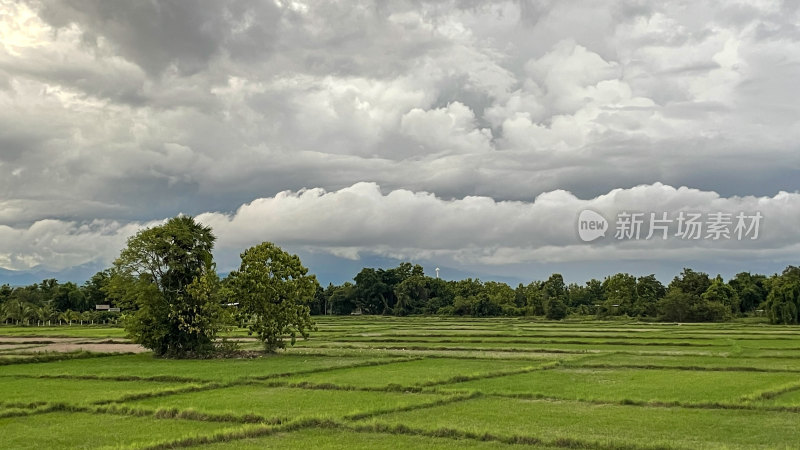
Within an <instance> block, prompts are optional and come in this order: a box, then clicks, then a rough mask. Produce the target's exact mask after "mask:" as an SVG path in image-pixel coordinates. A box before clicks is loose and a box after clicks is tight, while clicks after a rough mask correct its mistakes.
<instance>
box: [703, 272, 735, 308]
mask: <svg viewBox="0 0 800 450" xmlns="http://www.w3.org/2000/svg"><path fill="white" fill-rule="evenodd" d="M701 297H702V299H703V300H705V301H706V302H714V303H718V304H721V305H725V307H727V309H728V310H729V311H727V312H726V314H737V313H738V312H739V296H738V295H737V294H736V291H735V290H734V289H733V288H732V287H731V286H730V285H728V284H726V283H725V282H724V281H722V277H720V276H717V278H715V279H714V281H713V282H711V286H709V287H708V289H706V291H705V292H704V293H703V295H701Z"/></svg>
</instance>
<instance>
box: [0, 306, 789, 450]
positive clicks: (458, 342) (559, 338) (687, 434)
mask: <svg viewBox="0 0 800 450" xmlns="http://www.w3.org/2000/svg"><path fill="white" fill-rule="evenodd" d="M316 321H317V325H318V328H319V330H318V331H317V332H315V333H313V335H312V336H311V338H310V339H309V340H306V341H299V342H298V343H297V344H296V345H295V346H294V347H291V348H289V349H288V350H286V351H285V352H281V353H279V354H276V355H271V356H264V357H257V358H249V359H232V360H223V359H212V360H164V359H155V358H153V356H152V355H151V354H150V353H147V352H145V353H135V354H134V353H127V352H126V351H122V350H119V351H115V346H120V347H119V348H120V349H123V348H125V349H127V348H129V347H130V345H129V343H128V342H127V341H126V339H125V334H124V332H123V331H122V330H121V329H119V328H103V327H95V326H72V327H67V326H62V327H41V328H40V327H7V326H4V327H0V430H2V431H1V432H0V448H13V449H24V448H48V449H50V448H147V449H161V448H208V449H240V448H241V449H255V448H278V449H291V448H302V449H311V448H313V449H316V448H341V449H373V448H411V449H423V448H424V449H428V448H433V449H437V448H442V449H461V448H476V449H514V448H525V447H531V448H547V449H554V448H599V449H656V448H661V449H706V448H714V449H717V448H718V449H753V448H800V427H799V426H798V424H800V333H798V331H800V329H798V328H797V327H790V326H770V325H766V324H761V323H744V322H734V323H728V324H663V323H641V322H619V321H615V322H600V321H585V322H547V321H537V320H531V319H522V318H519V319H517V318H504V319H463V318H461V319H455V318H442V317H436V318H426V317H422V318H420V317H412V318H393V317H368V316H359V317H317V318H316ZM229 337H230V338H232V339H238V340H240V341H241V345H242V346H243V347H244V348H245V349H257V348H258V346H257V343H255V342H254V341H252V340H250V339H248V338H247V336H246V334H245V333H244V332H243V331H236V332H233V333H231V334H230V336H229ZM60 340H71V341H70V342H71V345H73V346H75V345H78V346H80V345H81V344H82V343H84V342H87V343H94V344H98V343H102V347H101V346H100V345H98V346H97V347H96V348H94V350H90V351H73V350H69V351H65V352H56V351H53V350H52V349H53V348H54V347H53V346H54V345H56V344H58V343H59V342H62V341H60ZM123 346H124V347H123ZM98 348H101V350H98ZM70 349H72V347H70Z"/></svg>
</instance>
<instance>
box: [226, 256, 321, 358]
mask: <svg viewBox="0 0 800 450" xmlns="http://www.w3.org/2000/svg"><path fill="white" fill-rule="evenodd" d="M241 257H242V263H241V266H240V267H239V270H238V271H234V272H231V274H230V275H229V276H228V283H227V284H228V286H229V287H230V289H231V292H232V295H233V296H234V298H236V299H237V300H238V302H239V311H240V313H241V314H242V315H244V316H245V317H244V319H245V322H246V323H247V324H248V327H249V328H250V331H251V332H252V333H255V334H256V335H257V336H258V338H259V340H260V341H261V342H262V343H263V344H264V347H265V349H266V350H267V351H268V352H273V351H275V350H277V349H279V348H284V347H285V346H286V344H285V342H284V336H285V335H288V336H289V337H290V339H291V343H292V345H294V343H295V340H296V339H297V335H298V334H299V335H302V336H303V337H304V338H305V337H308V332H309V331H310V330H312V329H313V328H314V322H313V321H312V320H311V312H310V311H311V310H310V308H309V306H308V305H310V304H311V303H312V302H313V301H314V295H315V293H316V291H317V287H318V283H317V279H316V277H315V276H314V275H309V274H308V269H306V268H305V267H303V265H302V264H301V263H300V258H299V257H298V256H297V255H291V254H289V253H287V252H285V251H283V250H281V248H280V247H278V246H277V245H275V244H273V243H271V242H263V243H261V244H259V245H256V246H255V247H251V248H249V249H247V250H245V252H244V253H242V255H241Z"/></svg>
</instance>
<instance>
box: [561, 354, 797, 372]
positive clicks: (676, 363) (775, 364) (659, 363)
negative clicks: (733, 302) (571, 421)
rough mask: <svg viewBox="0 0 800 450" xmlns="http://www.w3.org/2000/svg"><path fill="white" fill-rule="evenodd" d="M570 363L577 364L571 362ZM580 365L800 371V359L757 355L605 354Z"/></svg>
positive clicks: (580, 361)
mask: <svg viewBox="0 0 800 450" xmlns="http://www.w3.org/2000/svg"><path fill="white" fill-rule="evenodd" d="M566 364H567V365H572V364H573V363H571V362H567V363H566ZM574 364H575V365H577V366H584V365H587V366H608V367H615V366H632V367H640V368H642V367H645V368H646V367H653V368H660V367H663V368H669V367H685V368H697V369H718V370H729V369H737V368H738V369H742V370H747V369H751V370H769V371H781V370H784V371H800V359H790V358H756V357H719V356H685V355H675V356H660V355H629V354H604V355H598V356H593V357H591V358H587V359H582V360H579V361H577V362H575V363H574Z"/></svg>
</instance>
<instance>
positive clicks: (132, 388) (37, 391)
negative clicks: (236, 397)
mask: <svg viewBox="0 0 800 450" xmlns="http://www.w3.org/2000/svg"><path fill="white" fill-rule="evenodd" d="M186 386H193V385H185V384H178V383H160V382H146V383H143V382H137V381H105V380H69V379H44V378H23V377H4V378H2V379H0V404H2V405H16V404H32V403H72V404H86V403H92V402H97V401H103V400H114V399H119V398H123V397H127V396H129V395H133V394H141V393H145V392H156V391H164V390H171V389H175V388H180V387H186Z"/></svg>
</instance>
